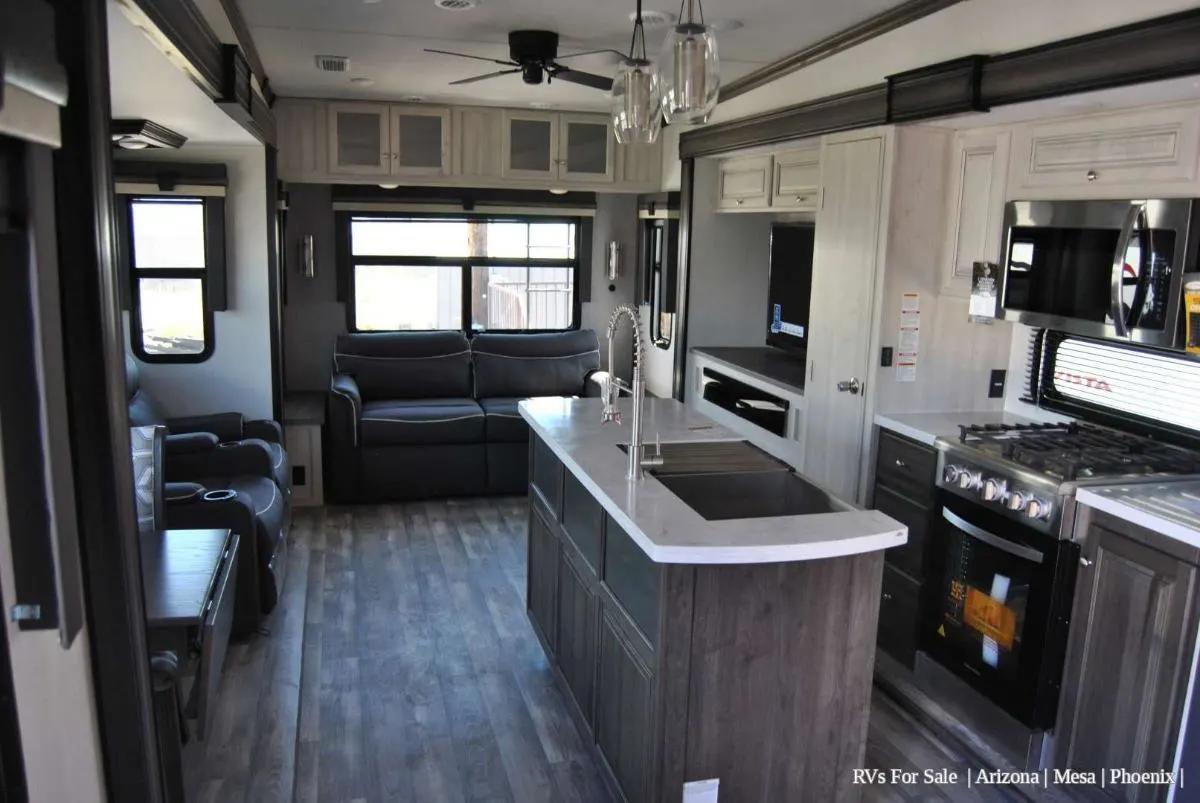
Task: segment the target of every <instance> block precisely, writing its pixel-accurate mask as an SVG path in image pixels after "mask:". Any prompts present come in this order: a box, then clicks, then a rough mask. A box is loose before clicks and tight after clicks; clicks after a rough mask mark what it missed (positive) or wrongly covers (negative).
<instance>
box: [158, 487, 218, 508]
mask: <svg viewBox="0 0 1200 803" xmlns="http://www.w3.org/2000/svg"><path fill="white" fill-rule="evenodd" d="M207 490H208V489H207V488H205V487H204V486H203V485H201V484H200V483H198V482H168V483H165V484H164V485H163V502H165V503H166V504H168V505H187V504H191V503H193V502H199V501H200V499H201V498H202V497H203V496H204V493H205V491H207Z"/></svg>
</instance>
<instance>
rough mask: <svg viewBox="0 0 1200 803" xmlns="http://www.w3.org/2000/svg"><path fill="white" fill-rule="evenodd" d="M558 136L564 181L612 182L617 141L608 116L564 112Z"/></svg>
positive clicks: (560, 177) (561, 173) (561, 172)
mask: <svg viewBox="0 0 1200 803" xmlns="http://www.w3.org/2000/svg"><path fill="white" fill-rule="evenodd" d="M558 138H559V145H558V178H559V179H560V180H562V181H594V182H597V183H605V184H611V183H612V181H613V176H614V174H615V172H616V171H615V170H614V169H613V163H614V161H615V160H614V159H613V144H614V140H613V136H612V132H611V130H610V129H609V125H608V116H607V115H603V114H600V115H596V114H564V115H561V116H560V118H559V127H558Z"/></svg>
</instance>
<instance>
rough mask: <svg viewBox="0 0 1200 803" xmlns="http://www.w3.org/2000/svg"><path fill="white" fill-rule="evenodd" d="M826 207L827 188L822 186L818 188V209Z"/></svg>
mask: <svg viewBox="0 0 1200 803" xmlns="http://www.w3.org/2000/svg"><path fill="white" fill-rule="evenodd" d="M824 208H825V188H824V187H820V188H818V189H817V209H824Z"/></svg>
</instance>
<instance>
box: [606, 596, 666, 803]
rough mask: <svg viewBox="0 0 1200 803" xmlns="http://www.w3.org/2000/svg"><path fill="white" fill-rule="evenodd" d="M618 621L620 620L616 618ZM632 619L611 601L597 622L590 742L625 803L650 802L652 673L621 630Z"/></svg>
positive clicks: (630, 623)
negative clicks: (593, 729) (593, 721)
mask: <svg viewBox="0 0 1200 803" xmlns="http://www.w3.org/2000/svg"><path fill="white" fill-rule="evenodd" d="M622 620H624V622H622ZM630 628H632V621H631V620H629V619H627V618H626V617H625V615H624V613H623V612H622V611H621V610H620V609H619V608H617V607H615V606H612V605H606V606H604V613H603V615H602V616H601V621H600V656H599V657H600V666H599V669H600V671H599V676H598V688H597V695H596V714H597V716H596V743H597V744H598V745H599V747H600V752H601V754H602V755H603V756H604V760H605V762H606V763H607V764H608V768H609V770H610V771H611V772H612V774H613V776H614V777H615V778H616V780H617V784H618V785H619V786H620V787H621V791H622V792H623V793H624V795H625V800H626V801H627V803H650V801H651V800H653V799H654V798H653V796H652V794H651V780H652V777H653V766H652V763H651V762H652V758H653V756H652V754H651V747H650V740H651V734H652V733H653V726H654V721H653V716H652V713H653V710H652V708H651V700H652V696H653V682H654V681H653V675H652V673H651V671H650V669H649V668H648V667H647V666H645V665H644V664H643V663H642V662H641V660H639V659H638V657H637V653H636V650H635V649H634V647H633V645H632V644H631V643H630V639H629V638H628V637H627V636H626V635H625V633H624V632H622V631H627V630H628V629H630Z"/></svg>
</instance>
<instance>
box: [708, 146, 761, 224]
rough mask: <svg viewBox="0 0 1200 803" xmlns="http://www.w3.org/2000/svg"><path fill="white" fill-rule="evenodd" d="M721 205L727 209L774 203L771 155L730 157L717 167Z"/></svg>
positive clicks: (718, 206) (755, 206)
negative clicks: (772, 197) (772, 196)
mask: <svg viewBox="0 0 1200 803" xmlns="http://www.w3.org/2000/svg"><path fill="white" fill-rule="evenodd" d="M717 181H718V182H719V185H718V187H717V208H718V209H720V210H722V211H725V212H744V211H749V210H752V209H767V208H769V207H770V206H771V157H770V156H747V157H745V158H741V159H726V160H725V161H723V162H721V166H720V167H719V168H718V169H717Z"/></svg>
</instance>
